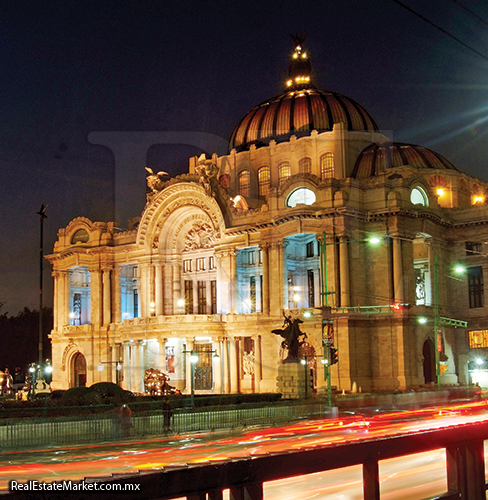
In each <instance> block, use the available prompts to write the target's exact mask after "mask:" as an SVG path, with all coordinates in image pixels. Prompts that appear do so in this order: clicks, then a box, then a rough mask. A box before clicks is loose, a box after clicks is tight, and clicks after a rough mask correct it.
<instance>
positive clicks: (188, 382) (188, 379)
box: [185, 338, 194, 394]
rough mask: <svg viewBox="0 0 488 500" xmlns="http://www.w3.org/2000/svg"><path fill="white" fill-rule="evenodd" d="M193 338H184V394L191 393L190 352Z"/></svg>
mask: <svg viewBox="0 0 488 500" xmlns="http://www.w3.org/2000/svg"><path fill="white" fill-rule="evenodd" d="M193 343H194V340H193V339H189V338H187V339H186V349H185V351H187V352H186V353H185V356H186V375H185V394H191V360H190V356H191V352H192V351H193Z"/></svg>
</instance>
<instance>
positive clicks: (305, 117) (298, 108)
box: [293, 94, 311, 131]
mask: <svg viewBox="0 0 488 500" xmlns="http://www.w3.org/2000/svg"><path fill="white" fill-rule="evenodd" d="M310 122H311V120H310V113H309V108H308V100H307V97H306V95H305V94H301V95H298V96H296V97H295V107H294V109H293V127H294V129H295V130H297V131H302V130H310Z"/></svg>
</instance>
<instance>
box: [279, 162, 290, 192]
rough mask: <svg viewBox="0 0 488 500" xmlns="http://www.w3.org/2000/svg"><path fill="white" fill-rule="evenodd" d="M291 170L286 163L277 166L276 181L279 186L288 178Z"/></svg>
mask: <svg viewBox="0 0 488 500" xmlns="http://www.w3.org/2000/svg"><path fill="white" fill-rule="evenodd" d="M290 175H291V169H290V164H289V163H288V162H284V163H281V164H280V165H279V166H278V181H279V184H280V186H281V185H282V184H283V183H284V182H285V181H286V179H288V177H290Z"/></svg>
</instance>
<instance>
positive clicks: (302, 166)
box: [298, 158, 312, 174]
mask: <svg viewBox="0 0 488 500" xmlns="http://www.w3.org/2000/svg"><path fill="white" fill-rule="evenodd" d="M298 169H299V171H300V173H301V174H310V173H311V172H312V160H311V159H310V158H302V159H301V160H300V162H299V163H298Z"/></svg>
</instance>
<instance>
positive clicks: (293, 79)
mask: <svg viewBox="0 0 488 500" xmlns="http://www.w3.org/2000/svg"><path fill="white" fill-rule="evenodd" d="M290 37H291V39H292V40H293V42H294V43H295V51H294V52H293V54H292V56H291V59H290V62H289V63H288V80H287V82H286V90H297V89H304V88H309V87H311V86H312V82H311V80H312V64H311V62H310V59H309V57H308V54H307V52H306V50H305V49H304V48H303V43H304V42H305V38H306V37H307V32H306V31H303V32H302V34H301V35H295V36H294V35H290Z"/></svg>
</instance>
